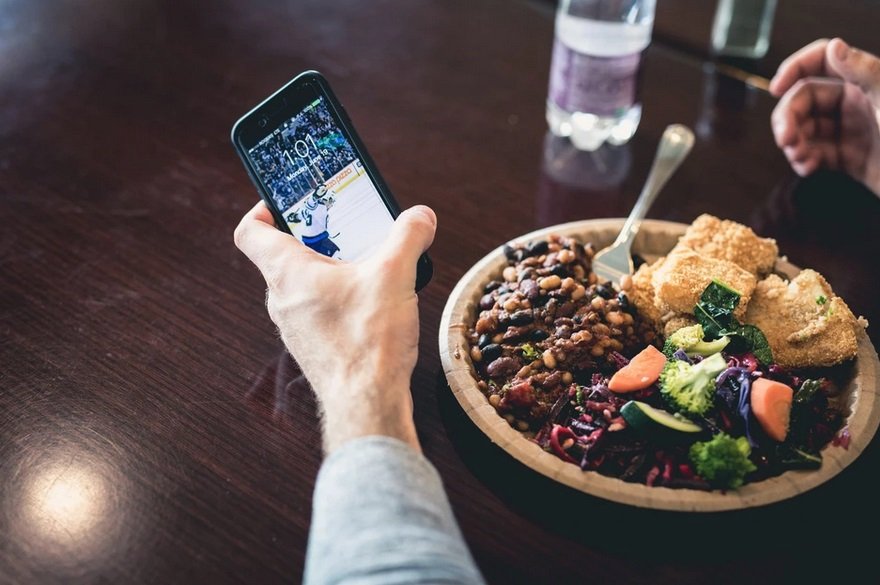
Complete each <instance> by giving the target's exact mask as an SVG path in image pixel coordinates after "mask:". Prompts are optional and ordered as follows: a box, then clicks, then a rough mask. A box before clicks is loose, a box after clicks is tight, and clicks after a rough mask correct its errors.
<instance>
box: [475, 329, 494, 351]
mask: <svg viewBox="0 0 880 585" xmlns="http://www.w3.org/2000/svg"><path fill="white" fill-rule="evenodd" d="M490 343H492V336H491V335H489V334H488V333H483V334H482V335H480V339H478V340H477V346H479V348H480V349H485V347H486V346H487V345H489V344H490Z"/></svg>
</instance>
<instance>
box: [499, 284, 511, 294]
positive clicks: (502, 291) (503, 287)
mask: <svg viewBox="0 0 880 585" xmlns="http://www.w3.org/2000/svg"><path fill="white" fill-rule="evenodd" d="M497 292H498V295H499V296H500V295H506V294H507V293H509V292H510V287H509V286H507V284H502V285H501V286H499V287H498V289H497Z"/></svg>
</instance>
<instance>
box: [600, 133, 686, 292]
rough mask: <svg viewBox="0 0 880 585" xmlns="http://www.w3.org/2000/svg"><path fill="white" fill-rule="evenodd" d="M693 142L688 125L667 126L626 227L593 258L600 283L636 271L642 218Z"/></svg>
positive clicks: (617, 278) (612, 280)
mask: <svg viewBox="0 0 880 585" xmlns="http://www.w3.org/2000/svg"><path fill="white" fill-rule="evenodd" d="M693 145H694V133H693V132H691V130H690V128H688V127H687V126H682V125H681V124H672V125H671V126H667V127H666V130H665V131H664V132H663V137H662V138H661V139H660V145H659V146H658V147H657V154H656V155H655V156H654V164H653V165H652V166H651V172H650V173H649V174H648V180H647V181H645V186H644V188H642V193H641V194H640V195H639V198H638V200H637V201H636V204H635V206H633V209H632V211H631V212H630V214H629V217H628V218H626V223H625V224H623V229H622V230H620V234H619V235H618V236H617V239H616V240H614V243H613V244H611V245H610V246H608V247H607V248H603V249H602V250H600V251H599V253H598V254H596V256H595V257H594V258H593V272H595V273H596V276H598V277H599V281H600V282H605V281H608V280H610V281H611V282H614V283H619V282H620V279H621V278H622V277H623V276H625V275H627V274H632V273H633V261H632V256H631V255H630V247H631V246H632V241H633V240H634V239H635V237H636V234H637V233H638V232H639V227H640V226H641V225H642V220H643V219H644V218H645V215H646V214H647V213H648V209H650V207H651V204H652V203H654V200H655V199H657V194H658V193H660V189H662V188H663V186H664V185H665V184H666V181H668V180H669V177H671V176H672V173H674V172H675V169H677V168H678V166H679V165H680V164H681V162H682V161H683V160H684V159H685V157H686V156H687V155H688V153H689V152H690V151H691V148H692V147H693Z"/></svg>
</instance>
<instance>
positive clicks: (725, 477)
mask: <svg viewBox="0 0 880 585" xmlns="http://www.w3.org/2000/svg"><path fill="white" fill-rule="evenodd" d="M751 452H752V449H751V447H749V441H748V439H746V438H745V437H737V438H736V439H734V438H733V437H731V436H730V435H726V434H724V433H718V434H717V435H715V436H714V437H712V439H711V440H709V441H704V442H702V443H694V444H693V445H691V450H690V458H691V463H693V464H694V469H695V470H696V472H697V474H698V475H699V476H700V477H702V478H703V479H705V480H706V481H708V482H709V483H710V484H712V485H713V486H715V487H719V488H723V489H727V488H730V489H736V488H738V487H739V486H741V485H742V484H743V480H744V479H745V477H746V475H748V474H749V473H751V472H753V471H755V469H757V468H756V467H755V464H754V463H752V462H751V461H750V460H749V455H750V454H751Z"/></svg>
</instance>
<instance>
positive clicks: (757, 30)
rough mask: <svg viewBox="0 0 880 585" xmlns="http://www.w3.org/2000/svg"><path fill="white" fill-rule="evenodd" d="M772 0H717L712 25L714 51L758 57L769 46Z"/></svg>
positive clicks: (751, 57) (734, 55) (729, 54)
mask: <svg viewBox="0 0 880 585" xmlns="http://www.w3.org/2000/svg"><path fill="white" fill-rule="evenodd" d="M775 12H776V0H719V1H718V9H717V10H716V11H715V23H714V24H713V26H712V49H713V51H714V52H715V54H716V55H724V56H729V57H746V58H749V59H760V58H761V57H763V56H764V55H766V54H767V49H768V48H770V31H771V30H772V28H773V16H774V13H775Z"/></svg>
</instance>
